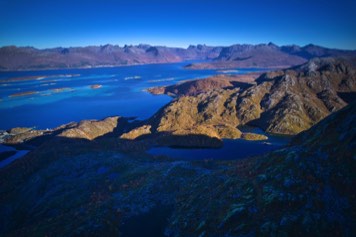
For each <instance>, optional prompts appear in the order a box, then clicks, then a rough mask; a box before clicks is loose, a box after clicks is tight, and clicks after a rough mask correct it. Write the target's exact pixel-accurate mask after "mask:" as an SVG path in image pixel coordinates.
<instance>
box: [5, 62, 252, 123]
mask: <svg viewBox="0 0 356 237" xmlns="http://www.w3.org/2000/svg"><path fill="white" fill-rule="evenodd" d="M186 64H187V62H185V63H174V64H153V65H141V66H128V67H116V68H93V69H67V70H48V71H28V72H0V114H1V116H0V129H9V128H12V127H18V126H26V127H36V128H41V129H45V128H53V127H56V126H58V125H61V124H64V123H68V122H71V121H80V120H82V119H101V118H104V117H107V116H113V115H120V116H128V117H138V118H139V119H145V118H148V117H150V116H152V115H153V114H154V113H155V112H156V111H157V110H158V109H159V108H161V107H162V106H163V105H165V104H167V103H168V102H169V101H170V100H171V98H170V97H168V96H166V95H160V96H154V95H151V94H149V93H147V92H146V91H144V90H145V89H147V88H149V87H155V86H164V85H171V84H176V83H177V82H179V81H182V80H188V79H196V78H205V77H208V76H212V75H215V74H221V73H222V72H221V71H220V72H219V71H216V70H186V69H184V68H183V67H184V66H185V65H186ZM252 71H256V70H254V69H246V70H243V69H242V70H233V71H229V72H228V73H229V74H234V73H236V74H245V73H248V72H252ZM95 85H100V86H99V87H100V88H97V89H93V88H92V87H94V86H95Z"/></svg>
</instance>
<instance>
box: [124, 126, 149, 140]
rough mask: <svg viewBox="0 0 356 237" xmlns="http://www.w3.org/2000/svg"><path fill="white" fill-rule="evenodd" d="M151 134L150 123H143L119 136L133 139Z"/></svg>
mask: <svg viewBox="0 0 356 237" xmlns="http://www.w3.org/2000/svg"><path fill="white" fill-rule="evenodd" d="M148 134H151V125H143V126H141V127H138V128H134V129H132V130H131V131H129V132H127V133H124V134H122V135H121V136H120V138H122V139H129V140H134V139H136V138H138V137H140V136H143V135H148Z"/></svg>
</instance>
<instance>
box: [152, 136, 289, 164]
mask: <svg viewBox="0 0 356 237" xmlns="http://www.w3.org/2000/svg"><path fill="white" fill-rule="evenodd" d="M260 133H261V132H260ZM265 135H267V136H268V140H265V141H246V140H243V139H235V140H233V139H224V146H223V147H222V148H218V149H206V148H204V149H190V148H189V149H184V148H171V147H155V148H152V149H150V150H148V153H149V154H151V155H164V156H168V157H170V158H173V159H177V160H209V159H214V160H236V159H242V158H246V157H251V156H257V155H262V154H264V153H267V152H270V151H273V150H277V149H279V148H281V147H282V146H285V145H287V144H288V142H289V141H290V137H286V136H273V135H269V134H265Z"/></svg>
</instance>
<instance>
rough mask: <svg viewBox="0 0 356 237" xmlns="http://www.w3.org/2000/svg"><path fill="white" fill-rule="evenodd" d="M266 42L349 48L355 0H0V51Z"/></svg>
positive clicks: (354, 45) (353, 45)
mask: <svg viewBox="0 0 356 237" xmlns="http://www.w3.org/2000/svg"><path fill="white" fill-rule="evenodd" d="M268 42H274V43H276V44H278V45H284V44H299V45H305V44H308V43H314V44H318V45H322V46H327V47H333V48H344V49H356V1H355V0H309V1H307V0H284V1H282V0H260V1H257V0H243V1H240V0H205V1H202V0H199V1H194V0H146V1H145V0H116V1H114V0H85V1H84V0H71V1H69V0H42V1H40V0H0V46H4V45H17V46H35V47H38V48H46V47H56V46H64V47H67V46H85V45H100V44H106V43H111V44H119V45H123V44H138V43H149V44H154V45H167V46H181V47H186V46H188V45H189V44H198V43H205V44H208V45H231V44H235V43H252V44H256V43H268Z"/></svg>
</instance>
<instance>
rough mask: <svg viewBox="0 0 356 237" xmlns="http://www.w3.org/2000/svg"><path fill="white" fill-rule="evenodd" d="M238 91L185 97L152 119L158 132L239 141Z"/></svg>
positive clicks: (220, 91) (216, 91) (213, 92)
mask: <svg viewBox="0 0 356 237" xmlns="http://www.w3.org/2000/svg"><path fill="white" fill-rule="evenodd" d="M237 92H238V89H234V90H222V89H218V90H213V91H211V92H209V93H204V94H199V95H198V96H196V97H194V96H184V97H180V98H179V99H177V100H175V101H173V102H172V103H170V104H169V105H168V106H166V107H165V108H163V109H162V110H161V111H159V112H158V113H157V114H156V115H154V116H153V118H151V119H150V120H151V123H152V124H155V126H153V127H155V128H156V132H170V133H173V134H179V135H184V134H201V135H207V136H210V137H216V138H239V137H240V136H241V132H240V131H239V130H238V129H237V128H236V126H237V125H238V124H239V121H238V119H237V117H236V109H235V106H236V98H237Z"/></svg>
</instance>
